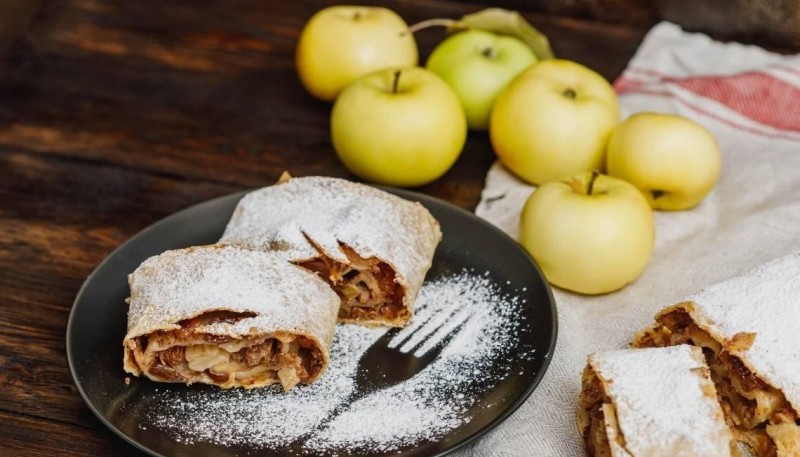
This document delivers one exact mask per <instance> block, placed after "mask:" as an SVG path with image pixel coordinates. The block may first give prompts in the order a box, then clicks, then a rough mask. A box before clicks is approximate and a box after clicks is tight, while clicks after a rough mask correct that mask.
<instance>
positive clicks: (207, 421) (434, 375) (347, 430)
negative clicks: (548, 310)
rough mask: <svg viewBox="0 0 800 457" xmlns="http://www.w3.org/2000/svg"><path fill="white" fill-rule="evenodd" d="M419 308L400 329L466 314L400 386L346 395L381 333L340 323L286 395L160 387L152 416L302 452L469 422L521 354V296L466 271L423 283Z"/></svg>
mask: <svg viewBox="0 0 800 457" xmlns="http://www.w3.org/2000/svg"><path fill="white" fill-rule="evenodd" d="M418 305H419V306H420V310H421V314H422V315H425V314H427V315H429V319H428V321H426V320H425V319H418V320H415V321H413V322H412V324H411V327H412V329H411V330H408V331H407V332H410V333H415V330H419V328H420V327H422V326H424V325H427V324H430V323H431V322H432V321H435V320H437V319H439V318H440V317H441V316H442V315H444V316H450V315H452V314H454V312H456V311H458V312H457V313H456V314H459V315H467V316H468V318H465V319H464V321H463V322H462V323H461V324H460V325H459V326H457V327H452V328H449V330H451V331H457V333H456V334H455V336H454V337H452V338H451V339H449V340H447V339H445V337H446V335H448V334H449V333H450V332H445V331H444V329H445V328H447V327H448V326H449V325H450V324H447V325H445V326H439V327H438V328H439V330H438V331H434V332H429V336H428V339H427V340H426V344H429V345H433V344H434V343H435V342H437V341H439V342H443V341H444V342H447V345H446V346H445V347H444V349H443V351H442V353H441V355H440V356H439V357H438V358H437V359H436V360H435V361H434V362H432V363H431V364H430V365H428V366H427V367H425V368H424V369H422V370H421V371H420V372H418V373H417V374H416V375H415V376H413V377H412V378H411V379H409V380H407V381H405V382H403V383H400V384H398V385H395V386H392V387H389V388H385V389H382V390H379V391H376V392H372V393H370V394H368V395H363V394H361V395H356V396H354V395H352V394H353V393H354V392H355V389H356V381H355V377H356V373H357V372H358V368H359V367H358V365H359V360H360V358H361V355H362V354H363V353H364V352H365V351H366V350H367V349H368V348H369V347H370V346H371V345H372V344H373V343H375V342H376V341H377V340H378V339H379V338H380V337H381V336H382V335H383V334H384V333H385V332H386V331H387V330H386V329H383V328H379V329H370V328H364V327H361V326H356V325H348V324H339V325H338V327H337V332H336V336H335V338H334V343H333V346H332V349H331V364H330V366H329V368H328V370H327V372H326V373H325V375H324V376H323V377H322V378H321V379H320V380H319V381H318V382H317V383H316V384H313V385H310V386H299V387H297V388H295V389H294V390H292V391H290V392H288V393H287V394H283V393H281V392H278V391H277V390H276V389H257V390H251V391H243V390H235V391H222V390H216V389H186V390H184V391H175V390H166V389H162V390H161V391H160V392H158V393H157V394H156V396H155V398H153V401H152V404H151V405H152V407H151V408H150V411H149V416H150V418H151V419H152V422H153V423H154V424H155V426H157V427H158V428H160V429H164V430H166V431H167V432H168V433H169V434H170V436H172V437H174V438H175V439H179V440H182V441H183V442H188V443H203V442H207V443H214V444H219V445H224V446H245V447H255V448H269V449H275V450H282V451H284V453H287V452H293V453H295V454H304V455H322V454H329V455H336V454H340V453H341V452H345V451H346V452H351V451H352V452H355V451H356V450H358V451H362V452H389V451H393V450H397V449H401V448H404V447H407V446H412V445H415V444H418V443H420V442H422V441H427V440H436V439H438V438H440V437H442V436H443V435H444V434H446V433H447V432H448V431H450V430H452V429H454V428H455V427H458V426H460V425H462V424H464V423H465V422H468V421H469V420H471V419H472V417H471V416H470V414H471V412H470V411H471V409H470V408H471V407H473V406H474V405H475V404H476V402H477V401H478V400H480V399H481V398H482V395H483V394H485V392H486V391H487V390H488V389H491V388H492V387H493V386H495V385H496V384H497V383H498V382H499V381H500V380H502V379H504V378H505V377H506V376H508V375H509V374H510V370H511V368H512V362H511V360H512V359H513V357H509V356H508V353H509V351H516V350H519V349H518V342H519V335H520V332H523V331H529V328H528V327H527V326H526V325H524V324H525V323H524V322H522V321H521V320H520V319H519V315H520V307H521V306H522V305H523V303H522V300H521V299H519V297H516V296H508V295H505V294H503V293H502V292H501V291H500V288H499V287H498V286H497V285H496V284H494V283H493V282H492V280H491V279H490V278H488V277H487V276H484V275H476V274H473V273H471V272H462V273H460V274H456V275H454V276H451V277H447V278H443V279H440V280H436V281H432V282H429V283H426V285H425V286H424V287H423V288H422V290H421V291H420V295H419V297H418ZM459 312H463V314H461V313H459ZM426 323H427V324H426ZM418 350H421V348H418ZM354 398H355V400H354ZM334 412H336V413H337V414H336V415H334V414H333V413H334Z"/></svg>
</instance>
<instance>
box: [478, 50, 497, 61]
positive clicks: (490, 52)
mask: <svg viewBox="0 0 800 457" xmlns="http://www.w3.org/2000/svg"><path fill="white" fill-rule="evenodd" d="M481 54H483V55H484V56H485V57H486V58H489V59H493V58H494V54H495V52H494V48H486V49H484V50H483V52H482V53H481Z"/></svg>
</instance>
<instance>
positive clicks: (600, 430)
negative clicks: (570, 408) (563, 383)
mask: <svg viewBox="0 0 800 457" xmlns="http://www.w3.org/2000/svg"><path fill="white" fill-rule="evenodd" d="M615 416H616V412H615V409H614V406H613V405H612V403H611V400H610V399H609V398H608V397H607V396H606V394H605V392H604V390H603V384H602V383H601V381H600V378H598V377H597V375H596V374H595V373H594V372H593V371H592V370H591V369H590V368H589V367H586V369H584V370H583V377H582V383H581V398H580V404H579V405H578V428H579V429H580V430H581V432H582V433H583V440H584V442H585V443H586V449H587V450H588V452H589V455H590V456H592V457H613V454H612V453H611V444H610V440H614V441H615V443H616V444H617V445H618V446H619V447H622V448H624V447H625V441H624V439H623V438H622V435H621V434H620V433H616V434H614V435H613V436H609V428H611V429H616V417H615Z"/></svg>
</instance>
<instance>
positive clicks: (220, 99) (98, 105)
mask: <svg viewBox="0 0 800 457" xmlns="http://www.w3.org/2000/svg"><path fill="white" fill-rule="evenodd" d="M329 3H332V2H327V1H323V0H304V1H263V0H262V1H259V0H230V1H226V2H213V1H205V0H182V1H154V0H136V1H123V0H116V1H101V0H63V1H44V2H42V1H39V2H36V1H33V0H27V1H17V2H16V5H17V6H16V7H15V6H14V3H13V2H2V3H0V17H1V18H2V20H0V29H2V33H0V58H2V63H1V64H0V297H1V298H2V301H3V304H2V306H0V423H2V426H0V455H14V456H48V457H49V456H53V455H65V456H66V455H76V456H77V455H93V456H115V455H138V454H137V452H135V451H134V450H133V448H131V447H130V446H128V445H126V444H125V443H124V442H123V441H122V440H121V439H119V438H117V437H116V436H115V435H114V434H113V433H111V432H110V431H108V430H107V429H106V428H105V427H103V426H102V424H101V423H100V422H99V421H98V420H97V419H96V418H95V417H94V416H93V415H92V413H91V412H90V411H89V410H88V408H87V407H86V406H85V405H84V404H83V402H82V400H81V399H80V397H79V395H78V394H77V391H76V389H75V387H74V385H73V383H72V380H71V379H70V376H69V373H68V369H67V361H66V355H65V347H64V346H65V328H66V323H67V318H68V315H69V311H70V307H71V305H72V301H73V299H74V298H75V294H76V293H77V291H78V288H79V287H80V285H81V283H82V282H83V281H84V279H85V278H86V276H87V275H88V274H89V273H90V272H91V271H92V269H93V268H94V267H95V266H96V265H97V264H98V263H99V262H100V261H101V260H102V259H103V258H104V257H105V256H106V255H107V254H108V253H109V252H110V251H111V250H113V249H114V248H115V247H117V246H119V245H120V244H121V243H122V242H124V241H125V240H126V239H128V238H129V237H130V236H132V235H133V234H134V233H136V232H137V231H139V230H141V229H142V228H144V227H146V226H147V225H149V224H151V223H153V222H155V221H157V220H158V219H160V218H162V217H164V216H166V215H168V214H170V213H173V212H175V211H177V210H180V209H182V208H185V207H187V206H189V205H192V204H195V203H198V202H202V201H204V200H207V199H210V198H213V197H217V196H220V195H224V194H227V193H231V192H234V191H238V190H241V189H246V188H252V187H257V186H262V185H266V184H268V183H271V182H273V181H274V180H275V178H276V177H277V176H278V175H279V174H280V172H281V171H283V170H287V169H288V170H291V171H292V172H293V173H294V174H296V175H310V174H323V175H332V176H343V177H349V175H348V173H347V171H346V170H345V169H344V168H343V167H342V166H341V165H340V164H339V162H338V161H337V160H336V158H335V156H334V154H333V152H332V150H331V146H330V140H329V136H328V116H329V110H330V106H329V105H327V104H324V103H321V102H318V101H315V100H313V99H312V98H311V97H310V96H308V95H307V94H306V93H305V92H304V91H303V89H302V87H301V86H300V84H299V82H298V80H297V77H296V75H295V69H294V63H293V54H294V46H295V43H296V41H297V38H298V35H299V32H300V29H301V27H302V25H303V24H304V22H305V21H306V20H307V19H308V18H309V17H310V15H311V14H313V13H314V12H315V11H316V10H318V9H320V8H321V7H323V6H326V5H327V4H329ZM382 3H384V4H386V5H387V6H389V7H390V8H393V9H394V10H396V11H397V12H398V13H400V14H401V15H402V16H403V17H405V18H406V19H407V21H408V22H412V23H413V22H416V21H418V20H422V19H426V18H430V17H442V16H444V17H457V16H460V15H462V14H464V13H468V12H472V11H475V10H476V9H478V8H480V7H482V5H479V4H477V3H466V2H457V1H451V0H433V1H429V0H389V1H386V2H382ZM522 3H523V2H520V4H522ZM596 3H598V2H588V4H591V5H594V4H596ZM624 3H626V2H624V1H623V2H620V4H624ZM20 5H22V6H20ZM527 17H528V18H529V19H530V20H531V22H532V23H534V24H535V25H536V26H538V27H540V28H541V30H542V31H544V32H545V33H546V34H548V35H549V36H550V38H551V40H552V43H553V47H554V49H555V51H556V53H557V54H559V55H560V56H562V57H565V58H569V59H573V60H576V61H579V62H582V63H584V64H586V65H589V66H590V67H592V68H595V69H596V70H597V71H599V72H600V73H601V74H603V75H604V76H605V77H607V78H609V79H613V78H614V77H616V76H617V75H618V74H619V73H620V72H621V70H622V69H623V67H624V65H625V63H626V62H627V61H628V59H629V58H630V57H631V56H632V54H633V52H634V51H635V49H636V47H637V46H638V44H639V43H640V41H641V39H642V38H643V36H644V34H645V33H646V29H647V28H648V26H649V22H648V21H649V19H648V20H641V21H639V22H635V23H633V24H632V25H622V24H612V23H603V22H592V21H587V20H583V19H573V18H568V17H564V16H558V15H549V14H543V13H541V12H539V13H530V14H527ZM441 37H442V34H441V32H440V31H435V30H429V31H424V32H421V33H420V34H419V36H418V40H419V42H420V47H421V51H422V54H423V58H424V56H425V55H426V54H427V53H428V52H430V50H431V49H432V46H433V45H434V44H435V43H436V42H437V40H439V39H441ZM492 160H493V155H492V152H491V149H490V146H489V142H488V140H487V136H486V135H485V134H471V135H470V138H469V141H468V144H467V147H466V149H465V151H464V153H463V155H462V157H461V158H460V159H459V161H458V163H457V165H456V166H455V167H454V168H453V169H452V170H451V171H450V172H449V173H448V174H447V175H446V176H445V177H444V178H443V179H441V180H439V181H437V182H435V183H433V184H431V185H428V186H426V187H423V188H422V189H420V190H421V191H422V192H426V193H429V194H431V195H434V196H437V197H440V198H443V199H445V200H448V201H450V202H452V203H455V204H457V205H459V206H462V207H464V208H468V209H472V208H474V206H475V204H476V203H477V202H478V198H479V192H480V188H481V184H482V180H483V178H484V175H485V173H486V170H487V169H488V167H489V165H490V164H491V162H492Z"/></svg>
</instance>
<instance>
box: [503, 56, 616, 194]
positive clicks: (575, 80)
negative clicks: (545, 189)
mask: <svg viewBox="0 0 800 457" xmlns="http://www.w3.org/2000/svg"><path fill="white" fill-rule="evenodd" d="M618 120H619V104H618V103H617V96H616V94H615V93H614V89H613V88H612V87H611V85H610V84H609V83H608V81H606V80H605V79H604V78H603V77H602V76H600V75H599V74H597V73H595V72H594V71H592V70H590V69H588V68H586V67H584V66H583V65H580V64H578V63H575V62H571V61H568V60H560V59H550V60H543V61H540V62H539V63H536V64H534V65H533V66H532V67H530V68H529V69H527V70H525V71H523V72H522V73H520V74H519V75H518V76H517V77H516V78H514V80H513V81H511V83H510V84H509V85H508V86H507V87H506V88H505V89H503V91H502V92H500V95H499V96H498V97H497V101H495V105H494V108H493V109H492V114H491V120H490V125H489V134H490V137H491V141H492V146H493V148H494V151H495V153H497V157H498V158H499V159H500V162H501V163H502V164H503V165H505V167H506V168H508V169H509V170H510V171H511V172H513V173H514V174H516V175H517V176H519V177H520V178H522V179H523V180H525V181H527V182H529V183H532V184H543V183H545V182H547V181H550V180H551V179H558V178H563V177H565V176H570V175H573V174H575V173H578V172H581V171H592V170H602V169H603V167H604V165H605V148H606V142H607V141H608V136H609V134H610V133H611V130H612V129H613V128H614V126H615V125H616V124H617V122H618Z"/></svg>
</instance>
